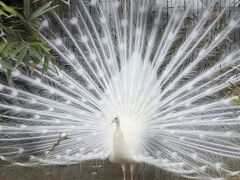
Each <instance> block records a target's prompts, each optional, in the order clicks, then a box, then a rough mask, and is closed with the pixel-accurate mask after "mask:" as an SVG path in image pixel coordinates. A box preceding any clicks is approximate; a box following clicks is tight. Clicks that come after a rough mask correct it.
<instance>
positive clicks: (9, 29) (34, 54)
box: [0, 0, 56, 79]
mask: <svg viewBox="0 0 240 180" xmlns="http://www.w3.org/2000/svg"><path fill="white" fill-rule="evenodd" d="M51 4H52V1H50V2H47V3H45V4H43V5H42V6H41V7H39V8H38V9H36V10H35V11H33V12H31V8H30V2H29V0H24V8H23V9H19V8H16V7H10V6H7V5H6V4H4V3H3V2H2V1H0V57H1V58H0V65H2V67H3V68H4V69H5V70H6V72H7V73H6V74H7V78H8V79H10V77H11V72H12V70H13V69H15V68H18V67H19V66H20V65H23V66H24V67H26V68H27V69H28V70H30V71H31V72H32V71H33V70H34V68H35V67H36V65H37V64H41V65H42V72H45V71H46V70H47V69H48V64H49V61H50V60H53V56H52V55H51V52H50V51H51V49H50V48H49V47H48V45H47V44H46V43H45V42H44V41H43V40H42V39H41V37H40V35H39V31H40V30H41V22H42V20H43V18H42V16H43V15H44V14H45V13H47V12H49V11H51V10H52V9H53V8H55V7H56V6H51Z"/></svg>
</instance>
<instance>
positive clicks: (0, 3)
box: [0, 1, 24, 20]
mask: <svg viewBox="0 0 240 180" xmlns="http://www.w3.org/2000/svg"><path fill="white" fill-rule="evenodd" d="M0 6H2V7H3V10H4V11H7V12H9V13H10V14H11V15H14V16H16V17H19V18H20V19H22V20H24V17H23V16H22V15H21V14H19V13H18V12H17V11H16V10H14V9H13V8H11V7H10V6H8V5H6V4H4V3H3V2H2V1H0Z"/></svg>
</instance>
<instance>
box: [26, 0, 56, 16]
mask: <svg viewBox="0 0 240 180" xmlns="http://www.w3.org/2000/svg"><path fill="white" fill-rule="evenodd" d="M51 4H52V1H50V2H48V3H45V4H44V5H42V6H41V7H39V8H38V9H37V10H36V11H34V12H33V13H32V14H31V16H30V20H33V19H35V18H37V17H39V16H41V15H43V14H44V13H46V12H48V11H51V10H52V9H54V8H56V7H57V6H53V7H51Z"/></svg>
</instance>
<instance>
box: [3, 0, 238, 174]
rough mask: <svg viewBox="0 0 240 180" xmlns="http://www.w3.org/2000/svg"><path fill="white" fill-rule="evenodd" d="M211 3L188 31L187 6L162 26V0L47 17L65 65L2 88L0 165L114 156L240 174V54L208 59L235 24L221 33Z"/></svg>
mask: <svg viewBox="0 0 240 180" xmlns="http://www.w3.org/2000/svg"><path fill="white" fill-rule="evenodd" d="M88 7H91V10H92V11H94V13H95V14H96V16H93V15H90V12H89V8H88ZM214 8H215V6H214V5H213V4H212V5H211V6H209V7H208V8H206V11H205V12H204V13H203V14H202V15H201V16H200V17H199V19H198V20H197V22H195V23H193V24H191V26H192V28H191V31H188V32H187V33H186V35H182V34H181V32H182V29H183V27H185V26H186V19H188V13H189V11H190V10H191V4H189V5H188V6H187V9H185V10H182V9H181V8H179V7H178V6H177V5H176V8H174V10H173V12H172V16H171V18H170V19H169V21H168V23H167V25H166V26H165V28H164V29H163V27H164V26H163V24H164V23H165V21H164V18H163V15H164V11H163V8H162V4H161V1H160V0H156V1H149V0H140V1H123V2H122V3H120V2H119V1H117V0H113V1H110V2H109V7H108V14H107V15H106V12H105V9H104V7H102V6H101V4H99V3H98V2H97V1H91V3H87V2H83V1H79V5H78V6H77V7H75V8H74V9H73V13H72V16H71V17H70V19H61V18H60V17H59V16H58V15H57V14H55V13H54V14H52V15H50V16H49V17H48V18H46V20H44V21H43V23H42V26H43V28H44V30H45V31H44V32H43V33H42V38H43V39H44V40H45V41H46V42H47V43H48V44H49V46H50V47H51V48H52V49H53V50H54V51H55V52H56V54H57V56H58V61H59V62H58V63H59V64H60V66H56V65H54V64H49V70H48V72H46V73H45V74H42V72H41V69H40V68H39V67H36V69H35V70H34V72H33V74H27V73H26V72H25V71H24V70H23V69H21V70H16V71H15V72H13V75H12V79H13V84H12V85H11V86H9V85H7V84H6V83H4V81H2V83H1V85H0V95H1V103H0V108H1V112H2V117H3V119H4V120H3V121H1V122H0V158H1V159H2V160H6V161H9V162H12V163H13V164H15V165H25V166H34V165H47V164H73V163H79V162H82V161H87V160H92V159H103V160H104V159H108V158H110V160H111V161H113V162H117V163H120V164H124V163H127V164H134V163H147V164H151V165H154V166H157V167H159V168H162V169H164V170H166V171H170V172H174V173H177V174H180V175H182V176H185V177H189V178H198V179H218V178H223V179H224V178H227V177H229V176H236V175H238V173H239V168H240V167H239V166H238V164H239V162H240V151H239V150H240V121H239V117H238V111H239V107H238V106H235V105H234V104H232V103H231V102H232V100H233V98H234V97H232V96H229V95H226V92H228V90H229V88H230V87H232V86H237V85H238V84H239V76H238V75H239V71H238V67H239V62H240V50H239V49H236V50H234V51H232V52H227V53H224V54H223V55H222V56H221V57H218V58H217V59H211V60H209V58H210V57H211V56H213V54H214V53H216V48H217V47H218V46H221V45H222V43H223V42H225V40H226V39H228V38H229V34H230V32H231V31H232V30H233V29H235V28H236V27H237V26H238V25H239V18H238V17H233V18H232V19H230V20H229V22H228V23H227V24H226V27H225V28H222V29H221V30H219V32H217V33H215V34H213V33H212V31H213V29H214V28H215V26H216V25H217V24H218V23H219V21H221V18H222V16H224V13H225V9H222V10H221V11H220V12H219V13H218V14H217V15H213V14H212V12H213V10H214ZM53 19H54V20H53ZM187 26H189V25H187ZM1 71H2V72H4V69H1ZM115 117H118V121H119V122H120V125H118V124H117V123H116V125H112V124H111V122H112V120H113V119H114V118H115Z"/></svg>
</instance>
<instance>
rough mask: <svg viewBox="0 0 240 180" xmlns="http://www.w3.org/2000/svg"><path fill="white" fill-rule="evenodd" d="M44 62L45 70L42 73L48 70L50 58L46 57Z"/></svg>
mask: <svg viewBox="0 0 240 180" xmlns="http://www.w3.org/2000/svg"><path fill="white" fill-rule="evenodd" d="M43 59H44V62H43V70H42V73H45V72H46V71H47V70H48V66H49V59H48V58H46V57H44V58H43Z"/></svg>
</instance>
